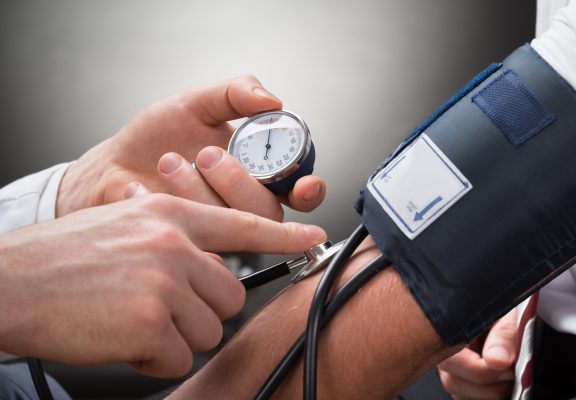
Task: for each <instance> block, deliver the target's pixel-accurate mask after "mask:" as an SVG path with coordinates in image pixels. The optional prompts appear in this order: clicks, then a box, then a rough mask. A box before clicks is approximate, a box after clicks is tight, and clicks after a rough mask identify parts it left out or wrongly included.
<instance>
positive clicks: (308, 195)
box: [304, 184, 320, 201]
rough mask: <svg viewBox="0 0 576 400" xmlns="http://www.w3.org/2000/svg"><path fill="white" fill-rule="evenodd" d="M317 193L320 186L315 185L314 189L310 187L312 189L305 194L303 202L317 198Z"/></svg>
mask: <svg viewBox="0 0 576 400" xmlns="http://www.w3.org/2000/svg"><path fill="white" fill-rule="evenodd" d="M319 193H320V184H316V185H314V187H312V189H310V190H309V191H308V192H306V194H305V195H304V200H306V201H310V200H313V199H315V198H316V197H318V194H319Z"/></svg>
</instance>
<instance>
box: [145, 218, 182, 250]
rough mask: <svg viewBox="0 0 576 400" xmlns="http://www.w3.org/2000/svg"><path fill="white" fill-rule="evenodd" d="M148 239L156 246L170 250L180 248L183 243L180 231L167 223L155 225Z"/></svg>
mask: <svg viewBox="0 0 576 400" xmlns="http://www.w3.org/2000/svg"><path fill="white" fill-rule="evenodd" d="M150 239H151V240H152V241H153V242H154V243H155V244H156V246H158V247H160V248H162V249H166V250H172V251H174V250H176V249H178V248H180V247H181V246H182V243H183V240H182V239H183V237H182V233H181V232H180V231H179V230H177V229H176V228H175V227H173V226H171V225H169V224H163V225H158V226H156V227H155V228H154V230H153V232H152V235H151V238H150Z"/></svg>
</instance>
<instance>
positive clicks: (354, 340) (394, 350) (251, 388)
mask: <svg viewBox="0 0 576 400" xmlns="http://www.w3.org/2000/svg"><path fill="white" fill-rule="evenodd" d="M378 254H379V251H378V250H377V249H376V248H375V247H374V245H373V243H372V241H371V240H369V239H368V240H366V241H365V242H364V243H363V246H362V247H361V250H359V251H357V252H356V254H355V256H354V257H353V258H352V259H351V261H350V263H349V265H348V267H347V269H346V272H345V275H346V276H347V277H349V276H350V275H352V274H353V273H354V272H356V271H358V270H359V269H361V268H362V267H363V266H365V265H366V264H367V263H368V262H369V261H371V260H372V259H373V258H374V257H376V256H377V255H378ZM319 278H320V276H319V274H317V275H315V276H313V277H310V278H308V279H305V280H304V281H302V282H300V283H298V284H297V285H294V286H292V287H290V288H288V289H287V290H286V291H284V292H283V293H282V294H281V295H279V296H277V297H276V298H275V299H274V300H273V301H272V302H270V303H269V304H268V305H267V306H266V307H265V308H264V309H263V310H261V311H260V312H259V313H258V314H257V315H256V316H255V317H254V318H253V319H252V320H251V321H250V322H249V323H248V324H247V325H246V326H245V327H244V328H243V329H242V330H241V331H240V332H239V333H238V334H237V335H236V336H235V337H234V338H233V339H232V341H231V342H230V343H229V344H228V345H226V346H225V347H224V349H223V350H222V351H221V352H220V353H219V354H218V355H217V356H216V357H214V359H212V361H211V362H210V363H208V364H207V365H206V366H205V367H204V368H203V369H202V370H200V371H199V372H198V373H197V374H196V375H195V376H194V377H192V378H191V379H190V380H188V381H187V382H185V383H184V384H183V385H182V386H181V387H180V388H179V389H178V390H177V391H176V392H175V393H174V394H173V395H172V397H171V398H174V399H248V398H251V397H253V396H254V395H255V393H256V392H257V391H258V389H259V388H260V386H262V384H263V383H264V381H265V380H266V378H267V377H268V375H269V373H270V372H271V371H272V370H273V368H274V367H275V366H276V364H277V363H278V362H279V360H280V359H281V358H282V357H283V356H284V354H285V353H286V351H287V350H288V349H289V348H290V346H291V345H292V343H293V342H294V340H295V339H296V338H297V337H298V336H299V335H300V334H301V333H302V332H303V330H304V327H305V324H306V319H307V315H308V308H309V305H310V301H311V298H312V295H313V293H314V290H315V288H316V285H317V283H318V280H319ZM343 279H347V278H343ZM455 350H456V349H449V348H448V347H447V346H446V345H445V344H444V343H443V342H442V340H441V339H440V337H439V336H438V334H437V333H436V332H435V330H434V329H433V328H432V326H431V325H430V323H429V322H428V320H427V319H426V317H425V316H424V314H423V312H422V311H421V310H420V308H419V307H418V305H417V304H416V302H415V301H414V299H413V298H412V296H411V294H410V291H409V289H408V288H407V287H406V286H405V285H404V284H403V283H402V281H401V279H400V277H399V275H398V274H397V273H396V272H395V271H394V270H393V269H391V268H388V269H387V270H385V271H383V272H381V273H380V274H378V275H377V276H376V277H375V278H373V279H372V281H370V282H369V283H368V284H367V285H366V286H364V288H362V289H361V290H360V292H359V293H358V294H356V295H355V296H354V297H353V298H352V299H351V300H350V301H349V302H348V303H347V304H346V305H345V306H344V308H343V309H342V310H341V311H340V312H339V313H338V314H337V315H336V316H335V318H334V319H333V321H332V322H331V323H330V324H329V325H328V326H327V328H326V329H325V330H324V332H323V334H322V336H321V340H320V353H319V364H318V394H319V398H323V399H372V398H374V399H383V398H388V397H392V396H393V395H394V394H396V393H398V392H399V391H400V390H401V389H403V388H404V387H405V386H407V385H408V384H409V383H410V382H411V381H413V380H414V379H416V378H417V377H419V376H420V375H422V374H423V373H424V372H426V371H427V370H428V369H430V368H432V367H433V366H434V365H436V364H437V363H438V362H439V361H441V360H442V359H444V358H446V357H447V356H449V355H450V354H452V353H453V352H454V351H455ZM276 396H277V398H288V399H295V398H302V364H301V363H300V366H299V367H298V368H297V369H295V370H294V371H293V372H292V373H291V375H290V376H289V377H288V379H287V381H286V382H284V384H283V385H282V386H281V387H280V388H279V390H278V391H277V392H276Z"/></svg>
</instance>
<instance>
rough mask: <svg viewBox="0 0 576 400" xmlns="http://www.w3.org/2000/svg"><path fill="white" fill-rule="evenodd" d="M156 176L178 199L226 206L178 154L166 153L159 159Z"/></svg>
mask: <svg viewBox="0 0 576 400" xmlns="http://www.w3.org/2000/svg"><path fill="white" fill-rule="evenodd" d="M158 175H159V176H160V177H161V179H162V180H163V181H164V182H165V184H166V185H167V186H168V188H169V190H170V192H171V193H173V194H174V195H176V196H178V197H182V198H184V199H188V200H192V201H197V202H199V203H204V204H211V205H214V206H222V207H224V206H226V203H225V202H224V200H222V198H221V197H220V196H219V195H218V194H217V193H216V192H215V191H214V190H213V189H212V188H211V187H210V186H209V185H208V184H207V183H206V181H205V180H204V179H203V178H202V175H201V174H200V173H199V172H198V171H197V170H196V169H195V168H194V167H193V166H192V164H190V163H189V162H188V161H186V160H185V159H184V158H183V157H182V156H180V155H179V154H176V153H166V154H164V155H163V156H162V157H160V160H159V161H158Z"/></svg>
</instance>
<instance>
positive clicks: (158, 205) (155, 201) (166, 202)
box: [139, 193, 174, 212]
mask: <svg viewBox="0 0 576 400" xmlns="http://www.w3.org/2000/svg"><path fill="white" fill-rule="evenodd" d="M139 201H140V206H141V207H142V208H143V209H144V210H145V211H148V212H164V211H165V210H167V209H169V208H170V206H171V204H172V203H173V201H174V198H173V196H170V195H168V194H165V193H150V194H148V195H147V196H142V197H140V198H139Z"/></svg>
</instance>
